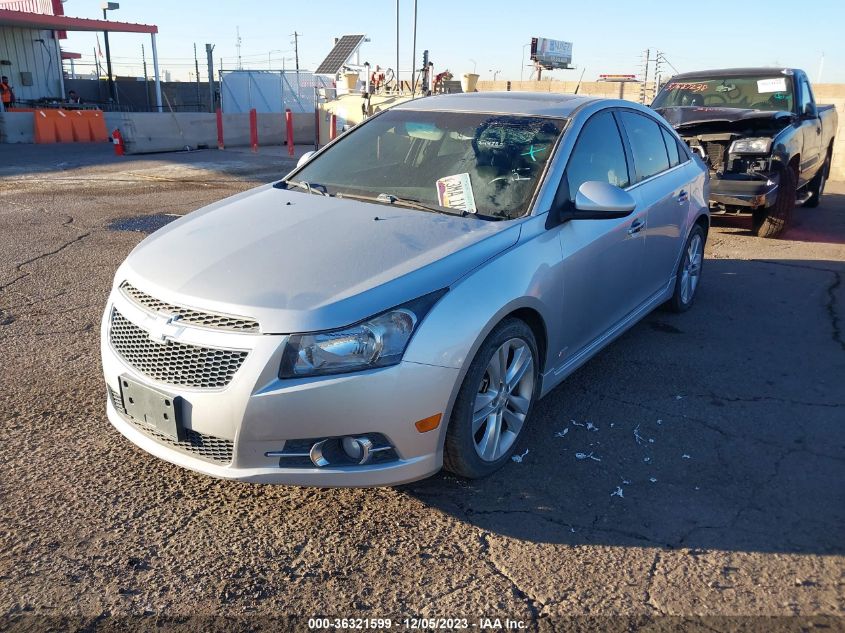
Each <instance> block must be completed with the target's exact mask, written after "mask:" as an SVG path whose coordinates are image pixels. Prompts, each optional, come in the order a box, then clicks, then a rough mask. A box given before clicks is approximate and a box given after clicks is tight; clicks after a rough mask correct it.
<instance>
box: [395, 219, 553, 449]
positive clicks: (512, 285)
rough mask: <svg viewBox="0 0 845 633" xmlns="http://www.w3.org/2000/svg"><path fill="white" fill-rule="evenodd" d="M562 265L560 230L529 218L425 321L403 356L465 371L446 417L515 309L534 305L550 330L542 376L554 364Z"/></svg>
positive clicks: (445, 298)
mask: <svg viewBox="0 0 845 633" xmlns="http://www.w3.org/2000/svg"><path fill="white" fill-rule="evenodd" d="M561 268H562V261H561V248H560V240H559V236H558V231H556V230H551V231H548V230H546V229H545V216H542V215H541V216H537V217H532V218H528V219H527V220H526V221H525V223H524V225H523V229H522V235H521V237H520V240H519V242H518V243H517V244H516V245H515V246H513V247H512V248H511V249H509V250H507V251H505V252H504V253H502V254H500V255H499V256H498V257H497V258H496V259H494V260H492V261H490V262H487V263H486V264H485V265H484V266H482V267H481V268H479V269H477V270H475V271H473V272H471V273H470V274H468V275H467V276H466V277H464V278H462V279H461V280H459V281H458V282H457V283H455V284H453V285H452V287H451V288H450V289H449V292H447V293H446V295H445V296H444V297H443V298H442V299H441V300H440V301H439V302H438V303H437V305H436V306H435V307H434V308H433V309H432V311H431V312H430V313H429V314H428V316H427V317H426V318H425V320H424V321H423V322H422V324H421V325H420V328H419V330H418V331H417V333H416V334H415V335H414V338H413V340H412V341H411V343H410V345H409V346H408V349H407V351H406V352H405V357H404V358H405V360H406V361H409V362H414V363H423V364H427V365H439V366H442V367H452V368H456V369H459V370H460V372H459V375H458V380H457V381H456V384H455V387H454V389H453V393H452V395H451V397H450V399H449V406H448V409H447V411H445V412H444V418H445V419H446V420H447V421H448V417H449V416H450V415H451V411H452V407H453V406H454V402H455V398H456V397H457V394H458V391H459V390H460V386H461V383H462V382H463V379H464V376H465V375H466V373H467V371H468V370H469V366H470V364H471V363H472V359H473V358H474V357H475V354H476V353H477V352H478V349H479V348H480V347H481V344H482V343H483V342H484V340H485V339H486V338H487V336H488V335H489V334H490V332H491V331H492V330H493V328H495V327H496V325H498V324H499V323H500V322H501V321H502V320H503V319H505V318H506V317H507V316H508V315H509V314H512V313H513V312H515V311H516V310H520V309H530V310H533V311H534V312H536V313H537V314H538V315H539V317H540V319H541V320H542V322H543V325H544V330H545V331H546V332H549V335H548V337H547V340H546V341H542V342H540V341H538V343H539V344H540V345H543V346H544V347H545V349H546V350H547V353H546V359H545V367H543V371H542V372H541V374H542V373H545V372H546V371H547V368H548V367H550V366H552V364H553V362H554V359H555V358H556V357H557V350H558V349H559V347H560V341H559V340H558V335H557V334H556V333H555V328H553V327H552V328H549V327H548V325H549V324H550V323H554V322H555V321H556V320H559V318H560V314H561V313H562V309H563V308H562V303H563V286H562V281H561V280H562V278H563V276H562V271H561ZM550 297H551V298H552V299H551V301H552V303H550V299H549V298H550ZM445 426H446V425H443V427H444V428H443V429H442V430H441V432H445ZM444 437H445V435H444ZM442 439H443V438H441V440H442Z"/></svg>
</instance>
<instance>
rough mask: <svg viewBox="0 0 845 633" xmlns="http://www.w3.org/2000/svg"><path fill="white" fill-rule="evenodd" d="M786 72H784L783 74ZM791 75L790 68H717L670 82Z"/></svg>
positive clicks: (680, 76)
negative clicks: (706, 78) (710, 78)
mask: <svg viewBox="0 0 845 633" xmlns="http://www.w3.org/2000/svg"><path fill="white" fill-rule="evenodd" d="M784 71H786V72H784ZM781 74H784V75H792V74H794V71H793V70H792V69H791V68H767V67H758V68H718V69H716V70H696V71H694V72H689V73H681V74H679V75H675V76H674V77H672V81H676V80H678V79H698V78H700V77H750V76H755V75H781Z"/></svg>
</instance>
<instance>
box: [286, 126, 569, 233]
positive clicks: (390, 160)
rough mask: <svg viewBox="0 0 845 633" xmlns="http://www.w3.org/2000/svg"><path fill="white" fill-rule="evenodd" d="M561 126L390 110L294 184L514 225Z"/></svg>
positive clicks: (302, 172) (351, 135) (314, 162)
mask: <svg viewBox="0 0 845 633" xmlns="http://www.w3.org/2000/svg"><path fill="white" fill-rule="evenodd" d="M564 124H565V120H563V119H550V118H544V117H533V116H520V115H505V114H482V113H471V112H419V111H412V110H389V111H387V112H385V113H383V114H381V115H379V116H378V117H376V118H374V119H372V120H371V121H368V122H366V123H365V124H364V125H361V126H360V127H359V128H356V129H355V130H353V131H351V132H350V133H349V134H348V135H347V136H345V137H344V138H342V139H340V140H339V141H338V142H337V143H336V144H335V145H334V146H333V147H332V148H331V149H329V150H328V151H326V152H325V153H324V154H322V155H321V156H318V157H316V158H315V159H314V160H312V161H311V162H310V163H308V164H307V165H306V166H305V167H304V168H303V169H301V170H300V171H298V172H296V174H295V175H294V176H293V182H303V183H320V185H319V186H320V191H321V192H326V193H327V194H328V195H330V196H338V197H343V196H344V195H347V196H348V197H350V198H352V197H355V196H358V197H360V198H362V199H366V198H369V199H372V200H373V201H376V202H383V203H387V204H396V205H397V206H407V207H410V208H418V209H425V208H427V207H428V208H432V209H433V210H436V207H444V208H446V209H449V210H456V211H457V212H458V213H461V212H467V213H477V214H478V215H480V216H491V217H494V218H499V219H513V218H517V217H520V216H522V215H524V214H525V213H526V211H527V210H528V207H529V205H530V203H531V200H532V198H533V196H534V192H535V191H536V190H537V187H538V186H539V184H540V180H541V178H542V175H543V171H544V168H545V166H546V163H547V161H548V160H549V158H550V157H551V154H552V152H553V150H554V148H555V145H556V143H557V140H558V138H559V137H560V135H561V132H562V130H563V128H564ZM314 186H315V185H313V184H312V185H311V187H312V188H313V187H314ZM365 197H366V198H365Z"/></svg>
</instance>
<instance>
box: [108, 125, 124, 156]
mask: <svg viewBox="0 0 845 633" xmlns="http://www.w3.org/2000/svg"><path fill="white" fill-rule="evenodd" d="M111 138H112V143H114V153H115V155H116V156H123V155H124V154H125V153H126V151H125V150H126V146H125V145H124V143H123V136H122V135H121V133H120V130H117V129H116V130H115V131H114V132H112V133H111Z"/></svg>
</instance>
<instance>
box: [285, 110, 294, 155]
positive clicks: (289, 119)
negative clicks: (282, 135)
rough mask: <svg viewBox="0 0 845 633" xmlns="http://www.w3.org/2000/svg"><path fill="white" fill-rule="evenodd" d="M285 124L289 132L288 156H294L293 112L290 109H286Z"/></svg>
mask: <svg viewBox="0 0 845 633" xmlns="http://www.w3.org/2000/svg"><path fill="white" fill-rule="evenodd" d="M285 124H286V125H287V130H288V155H289V156H293V112H291V111H290V108H286V109H285Z"/></svg>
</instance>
